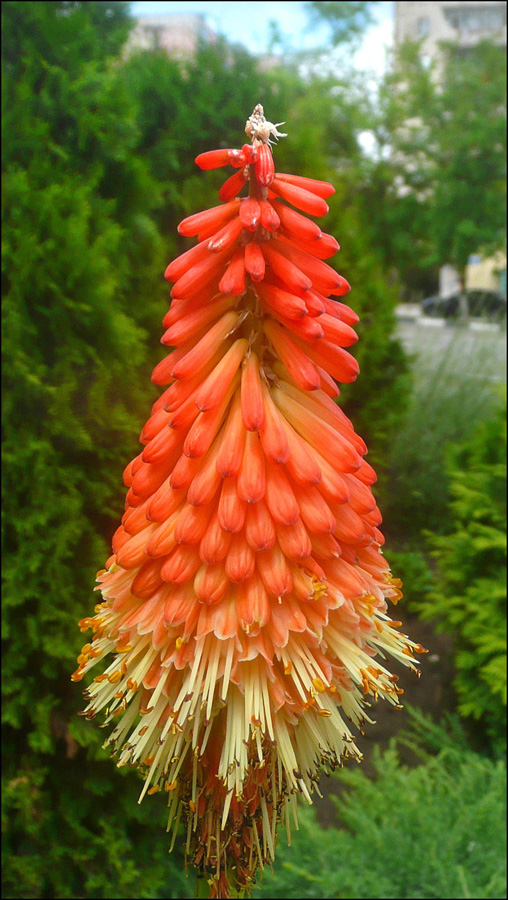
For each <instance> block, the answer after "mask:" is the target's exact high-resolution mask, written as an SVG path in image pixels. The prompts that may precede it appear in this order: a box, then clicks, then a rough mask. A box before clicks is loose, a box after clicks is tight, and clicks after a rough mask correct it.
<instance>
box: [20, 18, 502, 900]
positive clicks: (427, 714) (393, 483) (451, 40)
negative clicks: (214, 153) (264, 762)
mask: <svg viewBox="0 0 508 900" xmlns="http://www.w3.org/2000/svg"><path fill="white" fill-rule="evenodd" d="M2 24H3V29H2V65H3V76H4V77H3V107H2V125H3V224H4V229H3V242H2V249H3V259H2V266H3V276H4V277H3V324H4V330H3V334H4V341H3V351H4V366H3V423H4V432H3V435H4V438H3V462H4V467H3V468H4V479H3V506H4V520H3V522H4V524H3V551H4V557H3V559H4V567H3V572H4V602H3V616H4V622H3V640H4V643H3V691H4V703H3V812H2V827H3V849H4V854H3V861H4V866H3V889H2V896H4V897H11V898H18V897H19V898H21V897H23V898H96V897H97V898H100V897H105V898H107V897H111V898H113V897H125V898H137V897H139V898H143V897H145V898H169V897H190V896H192V895H193V890H194V886H193V878H192V875H191V877H190V878H189V879H186V878H185V873H184V871H183V864H182V858H181V855H180V852H179V850H175V851H174V853H173V854H172V855H171V856H169V855H168V840H167V835H166V834H165V832H164V822H165V811H164V802H163V800H162V799H161V801H160V803H158V800H159V798H158V797H152V798H150V800H149V801H145V802H144V803H143V804H142V805H141V806H138V805H137V796H138V794H139V787H140V785H139V781H138V778H137V776H136V774H134V773H133V772H129V773H128V774H125V770H117V769H116V768H115V766H114V764H113V762H111V761H110V760H109V759H108V758H106V755H105V753H104V751H102V750H101V732H100V731H98V729H97V728H94V727H92V726H91V725H90V724H88V723H84V721H83V720H82V719H80V718H78V716H77V712H78V710H79V709H81V695H80V690H79V688H77V687H76V685H74V684H71V682H70V673H71V672H72V671H73V669H74V668H75V657H76V655H77V653H78V652H79V649H80V646H81V643H82V641H81V640H80V638H81V636H80V634H79V631H78V628H77V625H76V623H77V620H78V619H80V618H82V617H83V616H85V615H87V614H89V612H91V609H92V606H93V604H94V602H95V600H94V596H95V597H96V595H93V593H92V589H93V586H94V580H95V572H96V570H97V569H98V568H100V567H101V566H102V565H103V562H104V560H105V559H106V558H107V556H108V555H109V552H110V549H109V548H110V540H111V536H112V534H113V532H114V530H115V528H116V526H117V524H118V520H119V518H120V516H121V512H122V509H123V502H124V487H123V484H122V471H123V468H124V466H125V464H126V462H127V461H128V460H129V459H131V458H132V457H133V456H134V455H135V454H137V452H138V449H137V447H138V435H139V432H140V429H141V426H142V425H143V424H144V422H145V420H146V418H147V416H148V414H149V408H150V406H151V404H152V402H153V401H154V399H155V398H156V394H155V393H154V389H153V386H152V385H151V383H150V373H151V370H152V368H153V366H154V365H155V363H157V362H158V360H159V359H160V358H162V356H163V352H162V348H161V347H160V345H159V336H160V333H161V318H162V316H163V315H164V312H165V311H166V309H167V303H168V287H167V285H166V284H165V282H164V280H163V278H162V272H163V271H164V269H165V266H166V265H167V263H168V262H169V260H170V259H172V258H173V257H175V256H176V255H177V254H178V253H180V252H182V250H184V249H186V247H187V246H188V242H186V241H185V239H182V238H180V237H179V236H178V235H177V232H176V227H177V224H178V222H179V221H180V220H181V219H182V218H183V217H184V216H187V215H189V214H191V213H194V212H196V211H198V210H200V209H204V208H206V207H208V206H213V205H216V203H217V189H218V187H219V186H220V184H221V181H222V180H223V176H222V174H221V173H220V172H208V173H205V174H203V173H201V172H199V171H198V170H197V169H196V167H195V164H194V157H195V156H196V155H197V154H198V153H201V152H203V151H205V150H209V149H214V148H216V147H235V146H241V144H242V143H243V140H244V137H243V126H244V123H245V120H246V118H247V116H249V115H250V113H251V112H252V109H253V107H254V105H255V104H256V103H259V102H261V103H262V104H263V106H264V109H265V113H266V116H267V118H268V119H270V120H271V121H273V122H285V123H286V125H285V127H284V131H287V132H288V135H289V136H288V138H287V139H285V140H283V141H281V143H280V144H279V145H278V146H277V148H276V149H275V159H276V167H277V168H278V169H279V170H280V171H288V172H294V173H298V174H301V175H306V176H310V177H313V178H318V179H325V180H327V181H331V182H333V184H334V185H335V187H336V194H335V195H334V197H332V198H331V201H330V213H329V215H328V217H327V219H326V222H325V223H324V224H323V227H324V228H325V229H326V231H328V232H330V233H332V234H334V235H335V236H336V237H337V238H338V240H339V242H340V243H341V245H342V247H343V249H342V250H341V253H340V254H339V256H338V257H337V258H336V260H334V261H333V264H334V265H338V266H339V267H340V271H341V273H342V274H344V275H345V276H346V277H347V278H348V280H349V281H350V282H351V284H352V285H353V289H352V292H351V294H350V296H349V298H348V302H350V303H351V305H352V306H353V307H354V309H355V310H356V311H357V312H358V313H359V315H360V317H361V322H360V326H359V329H358V330H359V334H360V341H359V343H358V345H357V355H358V359H359V362H360V367H361V376H360V378H359V379H358V381H357V382H356V383H355V384H354V385H352V386H346V388H345V389H344V391H343V392H342V400H341V403H342V405H343V408H344V409H345V410H346V412H347V414H348V415H349V416H350V417H351V418H352V420H353V422H354V424H355V427H356V429H357V430H358V431H359V432H360V434H362V436H363V437H364V438H365V439H366V441H367V444H368V446H369V448H370V454H369V461H371V462H372V463H373V464H374V466H375V467H376V470H377V471H378V474H379V480H378V484H377V486H376V490H377V497H378V501H379V504H380V507H381V510H382V511H383V513H384V526H383V528H384V532H385V534H386V539H387V542H386V547H387V550H386V555H387V557H388V559H389V560H390V562H391V564H392V568H393V570H394V574H395V575H397V576H400V577H401V578H402V579H403V581H404V586H405V597H404V600H403V601H402V603H401V606H400V618H402V619H403V620H404V629H405V630H407V631H408V633H410V634H411V636H412V637H413V638H414V639H415V640H419V641H421V642H422V643H423V644H424V645H425V646H426V647H427V648H428V649H429V653H428V655H427V656H426V657H423V658H422V670H423V671H422V675H423V677H422V678H421V679H420V680H419V681H416V680H413V679H412V678H410V677H409V676H408V675H407V674H405V676H404V679H403V686H404V688H405V695H404V699H405V700H407V704H406V706H405V708H404V710H402V711H400V710H399V711H398V710H394V709H392V708H391V707H390V709H384V708H382V706H383V705H382V704H380V705H378V706H376V707H375V708H374V709H373V710H372V713H371V715H372V717H373V718H374V719H375V720H376V721H377V724H376V725H374V726H372V727H369V729H368V731H367V732H366V734H365V735H364V736H363V737H361V736H360V738H359V740H360V748H361V749H362V751H363V752H364V754H365V761H364V763H363V764H362V766H356V765H355V766H354V768H351V767H350V766H349V767H347V768H346V767H345V768H344V770H342V771H341V772H340V773H339V774H338V775H335V776H333V777H332V778H329V779H323V793H324V795H325V796H324V799H323V800H322V801H317V802H316V804H315V805H314V807H313V808H312V809H311V810H303V811H302V816H301V827H300V831H299V832H298V833H297V834H295V833H294V834H293V846H292V847H291V848H290V849H289V850H288V849H287V848H286V846H285V843H286V842H285V838H284V836H283V835H282V836H281V839H280V842H279V853H278V858H277V862H276V865H275V872H274V874H271V873H269V872H267V873H266V874H265V877H264V879H263V885H262V888H261V891H256V892H255V894H254V896H255V897H256V896H265V897H351V898H355V897H358V898H360V897H371V898H413V897H414V898H434V897H435V898H441V897H443V898H471V897H475V898H498V897H505V896H506V876H505V861H504V860H505V850H504V847H505V830H504V795H505V782H506V767H505V725H504V722H505V711H506V620H505V604H506V582H505V577H506V544H505V531H506V501H505V481H506V470H505V456H506V432H505V422H506V394H505V389H504V382H505V348H506V235H505V212H506V210H505V189H506V168H505V166H506V147H505V127H506V121H505V120H506V98H505V84H506V4H505V3H498V2H482V3H481V4H479V3H468V2H431V3H429V2H422V3H420V2H409V3H404V2H397V3H375V2H303V3H295V2H292V3H286V2H273V3H236V2H228V3H214V2H209V3H200V2H195V3H194V2H189V3H186V2H180V3H169V2H168V3H166V2H160V3H152V2H137V3H132V4H129V3H124V2H116V3H115V2H86V3H80V2H63V0H58V2H26V0H23V2H5V3H3V4H2ZM355 351H356V348H355Z"/></svg>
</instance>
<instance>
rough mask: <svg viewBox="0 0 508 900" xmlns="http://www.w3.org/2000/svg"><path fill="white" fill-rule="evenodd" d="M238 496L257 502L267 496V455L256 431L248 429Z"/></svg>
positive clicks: (250, 501) (249, 501) (238, 482)
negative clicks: (265, 455)
mask: <svg viewBox="0 0 508 900" xmlns="http://www.w3.org/2000/svg"><path fill="white" fill-rule="evenodd" d="M237 489H238V496H239V497H240V498H241V499H242V500H245V501H246V502H247V503H257V502H258V501H259V500H262V499H263V497H264V496H265V490H266V477H265V457H264V453H263V450H262V447H261V444H260V442H259V437H258V435H257V433H256V432H255V431H247V432H246V435H245V448H244V453H243V459H242V465H241V467H240V471H239V473H238V479H237Z"/></svg>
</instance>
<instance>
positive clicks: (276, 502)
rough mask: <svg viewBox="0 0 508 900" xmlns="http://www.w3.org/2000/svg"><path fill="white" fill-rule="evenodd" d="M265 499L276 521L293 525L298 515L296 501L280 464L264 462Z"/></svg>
mask: <svg viewBox="0 0 508 900" xmlns="http://www.w3.org/2000/svg"><path fill="white" fill-rule="evenodd" d="M265 500H266V505H267V506H268V509H269V510H270V513H271V515H272V517H273V519H275V521H276V522H280V523H281V524H282V525H293V524H294V523H295V522H296V521H297V519H298V517H299V515H300V508H299V506H298V501H297V499H296V497H295V495H294V493H293V490H292V488H291V485H290V483H289V481H288V478H287V476H286V475H285V474H284V472H283V471H282V468H281V466H274V465H272V464H271V463H267V464H266V494H265Z"/></svg>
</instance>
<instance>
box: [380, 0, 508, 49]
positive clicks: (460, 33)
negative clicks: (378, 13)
mask: <svg viewBox="0 0 508 900" xmlns="http://www.w3.org/2000/svg"><path fill="white" fill-rule="evenodd" d="M485 39H488V40H491V41H494V42H495V43H498V44H501V45H503V46H505V47H506V3H505V2H495V0H481V2H478V0H476V2H475V0H472V2H464V0H462V2H461V0H459V2H453V0H449V2H441V3H439V2H437V3H436V2H435V0H431V2H422V3H420V2H396V3H395V43H396V45H399V44H401V43H403V42H404V41H406V40H409V41H422V56H423V57H427V58H429V59H435V58H436V57H438V56H439V44H440V42H441V41H449V42H451V43H454V44H456V45H457V46H458V47H459V48H460V49H462V50H467V49H468V48H469V47H474V46H475V44H478V43H479V42H480V41H482V40H485Z"/></svg>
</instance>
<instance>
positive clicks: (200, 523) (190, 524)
mask: <svg viewBox="0 0 508 900" xmlns="http://www.w3.org/2000/svg"><path fill="white" fill-rule="evenodd" d="M213 511H214V507H213V504H211V503H208V504H207V505H206V506H191V505H190V504H189V503H188V504H186V505H185V506H184V507H183V509H181V510H180V511H179V515H178V522H177V525H176V528H175V540H176V542H177V543H178V544H180V543H182V544H199V542H200V541H201V538H202V537H203V535H204V533H205V531H206V528H207V526H208V523H209V521H210V518H211V516H212V513H213Z"/></svg>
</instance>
